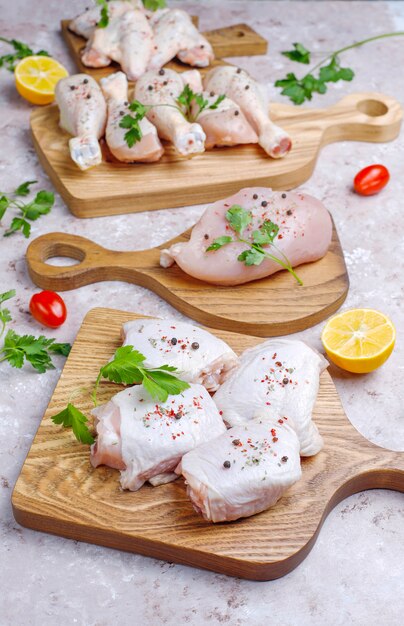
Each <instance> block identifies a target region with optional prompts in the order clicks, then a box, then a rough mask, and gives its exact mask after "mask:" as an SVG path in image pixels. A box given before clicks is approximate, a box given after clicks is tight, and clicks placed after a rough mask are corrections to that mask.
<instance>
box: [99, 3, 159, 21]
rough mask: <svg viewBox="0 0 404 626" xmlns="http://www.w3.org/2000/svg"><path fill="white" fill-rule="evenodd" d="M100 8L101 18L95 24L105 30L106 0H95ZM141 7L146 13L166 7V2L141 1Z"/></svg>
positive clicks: (107, 14) (107, 19) (106, 19)
mask: <svg viewBox="0 0 404 626" xmlns="http://www.w3.org/2000/svg"><path fill="white" fill-rule="evenodd" d="M95 2H96V4H98V5H100V6H101V17H100V20H99V21H98V23H97V26H98V28H106V27H107V26H108V24H109V13H108V0H95ZM142 2H143V6H144V8H145V9H147V10H148V11H157V9H164V7H166V6H167V4H166V0H142Z"/></svg>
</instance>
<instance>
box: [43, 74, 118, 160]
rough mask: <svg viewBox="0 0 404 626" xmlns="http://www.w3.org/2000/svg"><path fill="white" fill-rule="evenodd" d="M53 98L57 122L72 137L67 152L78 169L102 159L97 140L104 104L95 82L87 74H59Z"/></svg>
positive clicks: (104, 110) (104, 117) (100, 133)
mask: <svg viewBox="0 0 404 626" xmlns="http://www.w3.org/2000/svg"><path fill="white" fill-rule="evenodd" d="M55 100H56V102H57V104H58V106H59V109H60V126H61V127H62V128H63V129H64V130H66V131H67V132H68V133H70V135H73V138H72V139H70V141H69V149H70V155H71V157H72V159H73V161H74V162H75V163H76V164H77V165H78V166H79V168H80V169H82V170H86V169H88V168H89V167H93V166H94V165H98V164H99V163H101V161H102V155H101V148H100V144H99V143H98V140H99V139H100V137H102V135H103V134H104V130H105V124H106V121H107V107H106V104H105V100H104V97H103V95H102V93H101V89H100V88H99V86H98V83H97V82H96V81H95V80H94V79H93V78H91V76H87V74H75V75H73V76H67V77H66V78H62V80H60V81H59V82H58V84H57V85H56V89H55Z"/></svg>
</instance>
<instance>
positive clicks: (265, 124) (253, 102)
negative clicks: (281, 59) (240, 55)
mask: <svg viewBox="0 0 404 626" xmlns="http://www.w3.org/2000/svg"><path fill="white" fill-rule="evenodd" d="M203 84H204V87H205V90H206V91H209V92H210V91H212V92H213V93H215V94H221V93H225V94H226V96H228V97H229V98H231V99H232V100H233V101H234V102H236V103H237V104H238V105H239V106H240V108H241V110H242V111H243V113H244V115H245V116H246V118H247V120H248V122H249V123H250V124H251V126H252V127H253V128H254V130H255V131H256V132H257V134H258V143H259V144H260V146H262V147H263V148H264V150H265V152H267V153H268V154H269V156H271V157H274V158H279V157H283V156H285V154H286V153H287V152H289V150H290V148H291V146H292V142H291V140H290V137H289V135H288V134H287V133H286V132H285V131H284V130H282V128H280V127H279V126H277V125H276V124H274V123H273V122H271V120H270V118H269V101H268V96H267V94H266V93H265V89H264V87H263V85H260V84H259V83H257V81H255V80H254V79H253V78H251V76H249V74H247V72H245V71H244V70H241V69H237V68H236V67H230V66H225V67H216V68H215V69H213V70H211V71H210V72H208V74H207V75H206V76H205V78H204V80H203Z"/></svg>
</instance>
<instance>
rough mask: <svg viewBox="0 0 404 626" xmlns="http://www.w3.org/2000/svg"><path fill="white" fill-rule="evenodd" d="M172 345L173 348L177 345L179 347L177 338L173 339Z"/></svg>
mask: <svg viewBox="0 0 404 626" xmlns="http://www.w3.org/2000/svg"><path fill="white" fill-rule="evenodd" d="M171 345H172V346H176V345H177V339H176V338H175V337H173V338H172V339H171Z"/></svg>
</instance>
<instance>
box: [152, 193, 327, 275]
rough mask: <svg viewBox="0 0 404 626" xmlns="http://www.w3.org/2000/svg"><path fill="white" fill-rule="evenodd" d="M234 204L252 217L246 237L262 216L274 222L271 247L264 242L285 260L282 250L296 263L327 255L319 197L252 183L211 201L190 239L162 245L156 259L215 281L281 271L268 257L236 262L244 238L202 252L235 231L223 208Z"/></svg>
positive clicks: (261, 220) (161, 262)
mask: <svg viewBox="0 0 404 626" xmlns="http://www.w3.org/2000/svg"><path fill="white" fill-rule="evenodd" d="M234 204H236V205H240V206H242V207H243V208H244V209H246V210H247V211H250V212H251V214H252V217H253V220H252V222H251V224H250V225H249V226H248V227H247V229H246V230H245V232H244V233H243V236H244V238H248V239H250V238H251V234H252V232H253V231H254V230H258V229H259V227H260V226H261V225H262V224H263V222H264V221H265V220H271V221H272V222H274V223H275V224H277V225H278V226H279V232H278V235H277V237H276V238H275V241H274V243H275V244H276V248H273V247H272V246H269V247H268V246H266V247H267V249H268V251H269V252H270V253H271V254H272V255H273V256H276V257H277V258H279V259H280V260H281V261H284V257H283V256H282V254H284V255H286V257H288V259H289V261H290V263H291V265H292V266H293V267H295V266H297V265H300V264H301V263H309V262H311V261H316V260H318V259H321V258H322V257H323V256H324V255H325V254H326V252H327V250H328V248H329V245H330V243H331V235H332V222H331V218H330V215H329V213H328V211H327V209H326V208H325V207H324V205H323V204H322V203H321V202H320V201H319V200H316V198H313V197H312V196H309V195H307V194H303V193H293V192H287V193H281V192H273V191H272V190H271V189H267V188H265V187H252V188H247V189H241V191H239V192H238V193H236V194H235V195H234V196H230V198H226V199H224V200H220V201H218V202H215V203H214V204H211V205H210V206H209V207H208V208H207V209H206V211H205V212H204V214H203V215H202V217H201V218H200V220H199V222H197V224H195V226H194V227H193V229H192V232H191V236H190V239H189V241H187V242H183V243H175V244H173V245H172V246H171V248H170V249H169V250H167V249H166V250H163V251H162V253H161V258H160V264H161V265H162V266H163V267H170V265H172V264H173V263H174V262H175V263H177V265H179V266H180V267H181V269H183V270H184V272H186V273H187V274H189V275H190V276H193V277H194V278H199V279H200V280H203V281H205V282H208V283H213V284H215V285H239V284H241V283H246V282H249V281H251V280H256V279H258V278H263V277H265V276H270V275H271V274H274V273H275V272H278V271H279V270H281V269H282V267H281V266H280V265H279V264H278V263H276V262H275V261H273V260H271V259H265V260H264V261H263V262H262V263H261V264H260V265H251V266H246V265H245V264H244V263H243V262H242V261H238V256H239V254H241V253H242V252H243V251H244V250H247V249H248V246H247V245H246V244H244V243H239V242H235V243H229V244H227V245H225V246H223V247H222V248H220V249H219V250H214V251H210V252H206V248H208V247H209V246H210V245H211V244H212V243H213V241H214V240H215V239H217V238H218V237H221V236H226V235H233V234H234V233H233V231H232V230H231V229H230V226H229V223H228V221H227V220H226V212H227V211H228V209H229V208H230V207H231V206H232V205H234ZM264 247H265V246H264Z"/></svg>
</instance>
